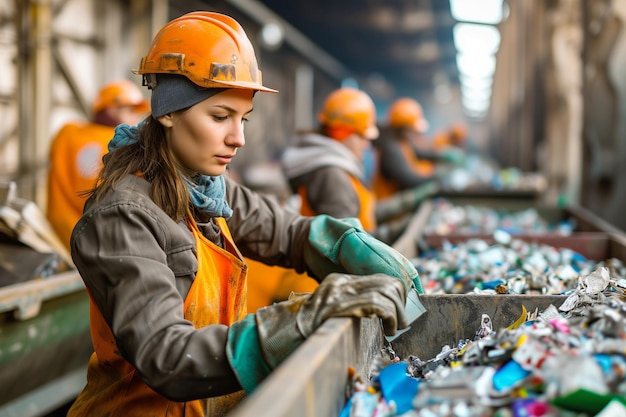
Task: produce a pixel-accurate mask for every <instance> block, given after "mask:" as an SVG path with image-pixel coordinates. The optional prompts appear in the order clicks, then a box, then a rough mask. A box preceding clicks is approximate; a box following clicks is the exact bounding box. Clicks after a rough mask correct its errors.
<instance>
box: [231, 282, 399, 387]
mask: <svg viewBox="0 0 626 417" xmlns="http://www.w3.org/2000/svg"><path fill="white" fill-rule="evenodd" d="M405 301H406V295H405V288H404V283H403V282H402V281H401V280H399V279H398V278H395V277H392V276H389V275H385V274H374V275H347V274H342V273H332V274H329V275H328V276H327V277H326V278H325V279H324V280H323V281H322V282H321V284H320V285H319V287H317V288H316V289H315V292H313V293H312V294H310V293H295V294H292V295H291V297H290V298H289V300H287V301H283V302H281V303H276V304H272V305H271V306H268V307H264V308H261V309H259V310H257V312H256V313H255V314H250V315H248V316H246V317H245V318H244V320H241V321H239V322H236V323H234V324H233V325H232V326H231V327H230V329H229V332H228V343H227V345H226V353H227V355H228V359H229V362H230V364H231V366H232V368H233V370H234V371H235V374H236V375H237V377H238V379H239V382H240V383H241V385H242V387H243V388H244V389H245V390H246V391H247V392H251V391H252V390H253V389H254V388H255V387H256V386H257V385H258V384H259V383H260V382H261V381H262V380H263V379H264V378H265V377H266V376H267V375H268V374H269V373H270V372H271V371H272V369H275V368H276V367H277V366H278V365H280V363H281V362H282V361H284V360H285V359H286V358H287V356H289V355H290V354H291V353H292V352H293V351H294V350H295V349H297V347H298V346H300V345H301V344H302V342H304V340H305V339H306V338H307V337H308V336H310V335H311V334H312V333H313V332H314V331H315V329H317V328H318V327H319V326H320V325H321V324H322V323H323V322H324V321H325V320H327V319H329V318H331V317H358V318H360V317H379V318H380V319H382V323H383V328H384V331H385V335H387V336H390V335H393V334H395V333H396V332H397V331H398V330H399V329H404V328H406V327H408V325H409V323H408V322H407V319H406V316H405V310H404V307H405Z"/></svg>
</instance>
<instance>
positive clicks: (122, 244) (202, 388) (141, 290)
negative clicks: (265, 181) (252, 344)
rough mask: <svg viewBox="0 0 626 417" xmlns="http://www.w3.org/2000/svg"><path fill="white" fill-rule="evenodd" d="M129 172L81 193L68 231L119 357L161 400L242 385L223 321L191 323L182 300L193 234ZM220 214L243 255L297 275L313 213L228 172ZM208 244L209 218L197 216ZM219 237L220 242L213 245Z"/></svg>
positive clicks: (189, 276)
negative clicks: (95, 193) (93, 196)
mask: <svg viewBox="0 0 626 417" xmlns="http://www.w3.org/2000/svg"><path fill="white" fill-rule="evenodd" d="M149 192H150V184H149V183H148V182H146V181H145V180H144V179H142V178H139V177H136V176H129V177H127V178H125V179H124V180H123V181H122V182H121V184H120V185H119V186H118V187H117V188H116V190H115V191H114V192H112V193H110V194H109V195H107V196H106V197H105V198H104V199H102V200H101V201H99V202H97V203H94V202H93V201H91V200H89V201H88V202H87V204H86V206H85V211H84V214H83V217H82V218H81V219H80V221H79V222H78V223H77V225H76V227H75V228H74V231H73V233H72V238H71V252H72V258H73V260H74V263H75V264H76V267H77V268H78V270H79V272H80V274H81V276H82V278H83V280H84V282H85V284H86V286H87V288H88V289H89V291H90V293H91V295H92V297H93V299H94V301H95V303H96V304H97V306H98V308H99V309H100V311H101V312H102V315H103V317H104V319H105V320H106V322H107V323H108V325H109V327H110V328H111V330H112V332H113V335H114V336H115V339H116V342H117V346H118V348H119V350H120V353H121V354H122V355H123V357H124V358H125V359H126V360H128V361H129V362H130V363H131V364H132V365H133V366H134V367H135V368H136V369H137V371H138V372H139V373H140V375H142V377H143V380H144V381H145V382H146V383H147V384H148V385H149V386H150V387H152V388H153V389H154V390H155V391H157V392H158V393H159V394H161V395H163V396H164V397H166V398H176V399H177V400H178V401H187V400H193V399H198V398H208V397H212V396H217V395H222V394H225V393H229V392H234V391H236V390H238V389H240V385H239V382H238V381H237V379H236V377H235V374H234V372H233V370H232V369H231V367H230V366H229V363H228V360H227V358H226V351H225V346H226V341H227V330H228V328H227V326H224V325H212V326H208V327H205V328H202V329H199V330H197V331H196V330H194V327H193V325H192V323H191V322H189V321H187V320H185V319H184V317H183V302H184V299H185V297H186V295H187V292H188V290H189V288H190V287H191V284H192V282H193V280H194V277H195V274H196V271H197V268H198V264H197V260H196V254H195V240H194V238H193V235H192V234H191V232H190V231H189V229H188V227H187V226H186V224H185V223H176V222H174V221H173V220H172V219H171V218H170V217H168V216H167V215H166V214H165V213H164V212H163V211H162V210H161V209H160V208H159V207H157V206H156V205H155V204H154V202H153V201H152V200H151V199H150V194H149ZM226 199H227V201H228V204H229V205H230V207H231V208H232V209H233V216H232V217H231V218H229V219H228V220H227V223H228V226H229V228H230V231H231V233H232V236H233V240H234V241H235V243H236V245H237V247H238V248H239V250H240V251H241V252H242V254H243V255H244V256H247V257H250V258H252V259H256V260H260V261H266V262H268V263H272V264H276V265H281V266H287V267H289V266H291V267H294V268H295V269H296V270H297V271H299V272H303V271H304V270H305V265H304V261H303V256H302V251H303V248H304V244H305V242H306V241H307V240H308V233H309V225H310V221H311V218H308V217H302V216H299V215H297V214H295V213H292V212H288V211H285V210H283V209H282V208H281V207H279V206H278V204H277V203H275V202H274V201H273V200H271V199H269V198H266V197H263V196H261V195H259V194H257V193H254V192H252V191H250V190H249V189H247V188H245V187H243V186H241V185H239V184H237V183H235V182H234V181H232V180H229V179H228V178H226ZM196 220H197V221H198V223H199V226H200V229H201V230H202V231H203V234H205V235H206V236H207V237H208V238H209V239H211V240H212V241H214V242H217V241H218V240H219V237H218V236H219V234H218V233H216V229H215V227H213V223H212V222H211V221H210V219H196ZM217 243H218V244H219V242H217Z"/></svg>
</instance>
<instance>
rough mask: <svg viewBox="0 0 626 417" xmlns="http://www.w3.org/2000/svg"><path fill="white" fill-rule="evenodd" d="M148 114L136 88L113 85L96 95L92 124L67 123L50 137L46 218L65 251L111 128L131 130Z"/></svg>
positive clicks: (124, 82)
mask: <svg viewBox="0 0 626 417" xmlns="http://www.w3.org/2000/svg"><path fill="white" fill-rule="evenodd" d="M149 110H150V106H149V104H148V101H147V100H146V99H145V98H144V96H143V94H142V92H141V90H140V89H139V87H137V86H136V85H135V84H134V83H132V82H130V81H128V80H119V81H113V82H111V83H108V84H106V85H104V86H103V87H102V88H101V89H100V91H99V92H98V95H97V97H96V99H95V100H94V102H93V105H92V108H91V111H92V117H91V121H85V122H70V123H68V124H66V125H65V126H63V127H62V128H61V130H59V132H58V133H57V134H56V136H55V137H54V138H53V140H52V142H51V144H50V167H49V171H48V193H47V194H48V203H47V211H46V215H47V217H48V221H49V222H50V224H51V226H52V228H53V229H54V231H55V232H56V234H57V235H58V237H59V239H61V241H62V242H63V243H64V244H65V245H66V246H67V248H68V249H69V245H70V235H71V233H72V229H73V228H74V225H75V224H76V222H78V219H79V218H80V216H81V215H82V214H83V205H84V204H85V197H84V196H83V195H81V193H83V192H85V191H88V190H90V189H92V188H93V186H94V185H95V180H96V177H97V175H98V172H99V171H100V169H101V168H102V156H103V155H104V154H105V153H106V149H107V144H108V143H109V141H110V140H111V138H112V137H113V132H114V128H115V126H117V125H119V124H122V123H126V124H129V125H135V124H137V123H138V122H139V121H140V120H141V118H142V117H143V116H145V115H146V114H147V112H148V111H149Z"/></svg>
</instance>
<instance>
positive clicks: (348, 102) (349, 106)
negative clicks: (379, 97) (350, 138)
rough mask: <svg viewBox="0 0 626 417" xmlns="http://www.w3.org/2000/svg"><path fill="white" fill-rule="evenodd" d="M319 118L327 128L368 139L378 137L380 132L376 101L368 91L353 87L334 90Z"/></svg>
mask: <svg viewBox="0 0 626 417" xmlns="http://www.w3.org/2000/svg"><path fill="white" fill-rule="evenodd" d="M318 120H319V121H320V123H321V124H322V125H323V126H325V127H327V128H330V129H341V130H343V131H346V132H350V133H357V134H359V135H361V136H363V137H364V138H366V139H376V138H377V137H378V133H379V132H378V127H376V106H374V102H373V101H372V99H371V98H370V96H369V95H367V93H365V92H364V91H361V90H357V89H356V88H352V87H343V88H340V89H338V90H335V91H333V92H332V93H331V94H330V95H329V96H328V98H326V101H325V102H324V107H323V108H322V111H321V112H320V113H319V115H318Z"/></svg>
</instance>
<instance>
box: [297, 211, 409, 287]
mask: <svg viewBox="0 0 626 417" xmlns="http://www.w3.org/2000/svg"><path fill="white" fill-rule="evenodd" d="M355 221H356V222H357V223H356V224H357V225H355ZM358 225H359V224H358V220H356V219H335V218H334V217H331V216H327V215H319V216H316V218H315V219H313V221H312V222H311V230H310V232H309V241H308V245H306V247H305V250H304V260H305V262H306V264H307V266H308V268H309V269H310V271H311V272H312V273H313V274H314V275H315V276H317V277H320V278H321V279H323V278H324V277H325V276H326V275H328V274H330V273H332V272H340V273H347V274H353V275H371V274H379V273H380V274H386V275H390V276H393V277H396V278H399V279H400V280H401V281H402V282H403V283H404V288H405V291H406V292H408V291H409V289H410V288H411V287H412V286H413V285H414V282H413V280H414V279H417V281H419V275H418V273H417V270H416V269H415V266H413V264H412V263H411V262H410V261H409V260H408V259H406V258H405V257H404V256H403V255H402V254H400V253H399V252H398V251H396V250H395V249H393V248H392V247H390V246H388V245H386V244H384V243H383V242H381V241H379V240H378V239H376V238H375V237H373V236H372V235H370V234H368V233H366V232H364V231H363V230H362V229H361V228H360V227H358ZM420 288H421V285H420Z"/></svg>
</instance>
